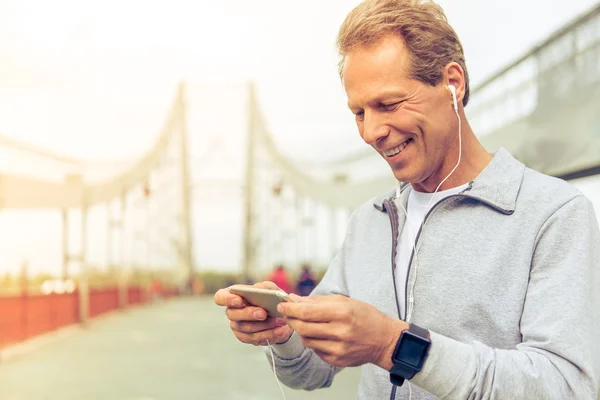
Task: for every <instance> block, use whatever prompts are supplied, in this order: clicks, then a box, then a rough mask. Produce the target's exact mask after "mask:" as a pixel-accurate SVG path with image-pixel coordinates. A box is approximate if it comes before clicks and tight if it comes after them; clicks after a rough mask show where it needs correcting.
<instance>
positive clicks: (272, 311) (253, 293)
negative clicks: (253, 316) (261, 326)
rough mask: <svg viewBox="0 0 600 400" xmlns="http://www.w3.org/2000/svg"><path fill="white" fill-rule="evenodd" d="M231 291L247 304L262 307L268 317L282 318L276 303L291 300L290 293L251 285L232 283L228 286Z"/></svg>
mask: <svg viewBox="0 0 600 400" xmlns="http://www.w3.org/2000/svg"><path fill="white" fill-rule="evenodd" d="M229 291H230V292H231V293H234V294H237V295H238V296H242V297H243V298H244V300H245V301H246V303H247V304H248V305H252V306H256V307H260V308H263V309H265V310H266V311H267V315H268V316H269V317H277V318H282V317H283V315H282V314H281V313H280V312H279V311H277V305H278V304H279V303H281V302H282V301H293V300H292V299H291V298H290V295H289V294H287V293H286V292H284V291H283V290H273V289H259V288H255V287H252V286H244V285H233V286H230V287H229Z"/></svg>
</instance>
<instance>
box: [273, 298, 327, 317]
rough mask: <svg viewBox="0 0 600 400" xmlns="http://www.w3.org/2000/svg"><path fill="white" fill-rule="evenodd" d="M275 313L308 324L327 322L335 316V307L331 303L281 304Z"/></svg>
mask: <svg viewBox="0 0 600 400" xmlns="http://www.w3.org/2000/svg"><path fill="white" fill-rule="evenodd" d="M277 311H279V312H280V313H282V314H283V315H285V316H286V317H289V318H296V319H300V320H302V321H310V322H329V321H332V320H334V319H335V316H336V315H337V306H336V305H335V304H333V303H321V304H319V303H309V302H302V303H293V302H283V303H279V305H278V306H277Z"/></svg>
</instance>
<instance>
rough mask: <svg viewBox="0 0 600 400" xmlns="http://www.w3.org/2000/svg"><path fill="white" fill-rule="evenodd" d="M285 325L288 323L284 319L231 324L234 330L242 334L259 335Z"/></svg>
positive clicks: (232, 322)
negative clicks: (258, 333)
mask: <svg viewBox="0 0 600 400" xmlns="http://www.w3.org/2000/svg"><path fill="white" fill-rule="evenodd" d="M285 325H286V322H285V320H284V319H283V318H267V320H266V321H262V322H251V321H231V322H230V323H229V326H230V327H231V329H232V330H234V331H238V332H242V333H257V332H262V331H266V330H269V329H276V328H279V327H280V326H285Z"/></svg>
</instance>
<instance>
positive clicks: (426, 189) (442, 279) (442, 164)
mask: <svg viewBox="0 0 600 400" xmlns="http://www.w3.org/2000/svg"><path fill="white" fill-rule="evenodd" d="M338 46H339V51H340V54H341V56H342V62H341V64H340V72H341V75H342V77H343V82H344V87H345V90H346V93H347V95H348V105H349V107H350V109H351V110H352V112H353V113H354V114H355V117H356V123H357V126H358V131H359V133H360V135H361V137H362V138H363V139H364V141H365V142H366V143H368V144H369V145H371V146H372V147H373V148H374V149H375V150H376V151H377V152H378V153H379V154H381V155H382V156H383V157H384V158H385V159H386V161H387V162H388V163H389V165H390V167H391V169H392V171H393V173H394V176H395V177H396V178H397V180H398V181H399V182H403V184H402V185H401V186H400V187H399V188H398V190H397V191H396V192H392V193H390V194H387V195H385V196H382V197H380V198H376V199H375V200H373V201H370V202H367V203H366V204H364V205H363V206H361V207H360V208H359V209H358V210H356V211H355V212H354V213H353V215H352V217H351V218H350V221H349V226H348V232H347V234H346V238H345V241H344V244H343V246H342V248H341V250H340V252H339V254H338V255H337V256H336V257H335V259H334V260H333V261H332V263H331V265H330V267H329V269H328V271H327V273H326V275H325V277H324V278H323V280H322V281H321V282H320V284H319V285H318V286H317V288H316V289H315V291H314V292H313V294H312V295H311V296H310V297H307V298H301V297H295V300H296V302H295V303H284V304H281V305H280V311H281V312H282V313H283V314H284V315H285V319H271V318H268V319H266V314H265V313H264V310H261V309H259V308H256V307H244V306H243V305H242V299H240V298H239V297H237V296H234V295H231V294H229V293H228V291H227V290H226V289H224V290H221V291H219V292H218V293H217V294H216V295H215V302H216V303H217V304H220V305H223V306H227V310H226V312H227V315H228V317H229V319H230V320H231V328H232V330H233V332H234V334H235V336H236V337H237V338H238V339H239V340H241V341H242V342H245V343H253V344H255V345H264V344H266V343H267V340H268V341H269V343H271V344H273V343H276V344H274V345H273V346H272V348H273V351H274V358H275V360H274V361H275V367H276V369H277V374H278V376H279V378H280V379H281V380H282V381H283V382H284V383H285V384H286V385H288V386H290V387H292V388H298V389H307V390H312V389H316V388H323V387H327V386H329V385H330V384H331V382H332V380H333V378H334V376H335V373H336V372H337V371H339V370H340V368H341V367H346V366H359V365H360V366H362V378H361V381H360V384H359V389H358V391H359V392H358V398H359V399H384V398H402V399H409V398H412V399H415V400H416V399H435V398H444V399H446V398H447V399H483V398H486V399H487V398H491V399H596V398H597V393H598V386H599V379H600V344H599V342H600V340H599V337H598V332H599V331H598V328H599V327H600V297H599V295H598V294H597V292H598V290H597V288H598V287H600V272H599V270H600V232H599V229H598V224H597V220H596V217H595V215H594V211H593V208H592V206H591V204H590V202H589V201H588V200H587V199H586V198H585V197H584V196H583V195H582V194H581V193H579V192H578V191H577V190H575V189H574V188H573V187H571V186H570V185H568V184H567V183H565V182H563V181H560V180H558V179H554V178H551V177H548V176H545V175H542V174H540V173H538V172H535V171H533V170H531V169H529V168H526V167H525V166H524V165H523V164H521V163H520V162H518V161H517V160H515V159H514V158H513V157H511V155H510V154H508V153H507V152H506V151H505V150H500V151H498V152H497V153H495V154H493V155H492V154H489V153H488V152H487V151H486V150H485V149H484V148H483V147H482V145H481V144H480V143H479V141H478V140H477V138H476V136H475V134H474V133H473V131H472V130H471V128H470V126H469V124H468V121H467V119H466V117H465V112H464V107H465V106H466V105H467V102H468V97H469V78H468V74H467V69H466V65H465V59H464V55H463V49H462V46H461V44H460V41H459V39H458V37H457V35H456V33H455V32H454V30H453V29H452V28H451V27H450V25H449V24H448V22H447V20H446V18H445V16H444V14H443V11H442V10H441V9H440V8H439V7H438V6H437V5H435V4H433V3H430V2H424V1H417V0H367V1H365V2H363V3H361V4H360V5H359V6H357V7H356V8H355V9H354V10H353V11H352V12H351V13H350V14H349V15H348V17H347V18H346V20H345V21H344V23H343V25H342V27H341V29H340V33H339V37H338ZM257 286H260V287H272V284H269V283H261V284H259V285H257ZM267 355H268V357H269V358H270V355H269V353H267Z"/></svg>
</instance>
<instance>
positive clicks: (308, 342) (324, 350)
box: [302, 337, 337, 358]
mask: <svg viewBox="0 0 600 400" xmlns="http://www.w3.org/2000/svg"><path fill="white" fill-rule="evenodd" d="M302 344H303V345H304V347H308V348H309V349H313V350H314V351H315V353H317V355H318V356H319V357H321V358H324V357H325V358H327V357H328V356H330V355H331V354H333V352H334V350H333V347H334V346H337V343H336V342H334V341H331V340H322V339H311V338H304V337H303V338H302Z"/></svg>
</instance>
